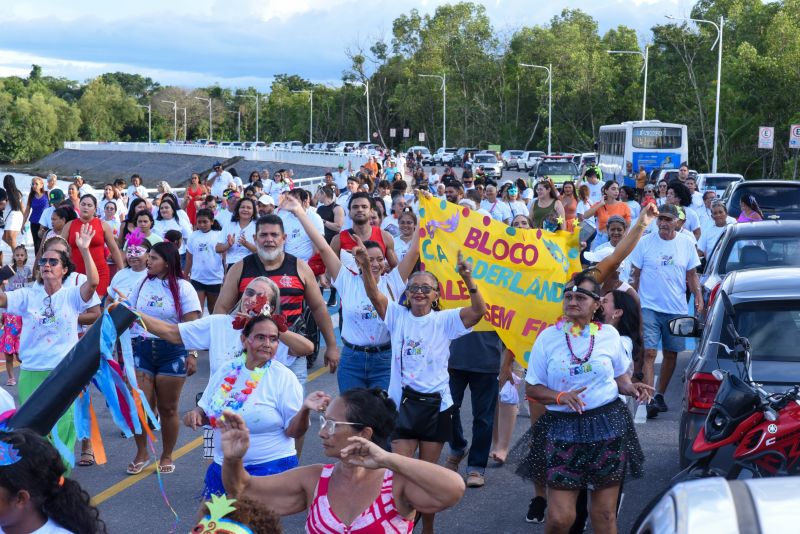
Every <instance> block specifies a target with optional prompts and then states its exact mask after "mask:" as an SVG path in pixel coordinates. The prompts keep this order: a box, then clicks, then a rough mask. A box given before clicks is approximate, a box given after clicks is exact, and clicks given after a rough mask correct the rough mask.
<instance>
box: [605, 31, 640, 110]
mask: <svg viewBox="0 0 800 534" xmlns="http://www.w3.org/2000/svg"><path fill="white" fill-rule="evenodd" d="M607 52H608V53H609V54H636V55H639V56H642V59H643V60H644V65H642V70H643V71H644V95H642V120H645V113H646V112H645V110H646V109H647V62H648V59H649V57H650V45H644V53H642V52H641V51H640V50H607Z"/></svg>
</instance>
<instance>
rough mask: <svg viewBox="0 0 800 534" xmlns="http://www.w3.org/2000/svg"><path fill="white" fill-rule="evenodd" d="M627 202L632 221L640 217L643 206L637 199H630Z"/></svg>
mask: <svg viewBox="0 0 800 534" xmlns="http://www.w3.org/2000/svg"><path fill="white" fill-rule="evenodd" d="M625 204H627V205H628V208H630V210H631V221H635V220H636V219H638V218H639V214H640V213H641V212H642V206H641V205H640V204H639V203H638V202H636V201H635V200H629V201H627V202H626V203H625Z"/></svg>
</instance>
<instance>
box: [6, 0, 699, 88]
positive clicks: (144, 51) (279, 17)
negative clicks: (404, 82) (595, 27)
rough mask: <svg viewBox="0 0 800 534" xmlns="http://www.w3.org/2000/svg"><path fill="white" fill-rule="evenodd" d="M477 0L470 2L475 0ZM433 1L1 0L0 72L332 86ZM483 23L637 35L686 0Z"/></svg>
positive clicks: (620, 1) (497, 15)
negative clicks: (565, 25) (556, 22)
mask: <svg viewBox="0 0 800 534" xmlns="http://www.w3.org/2000/svg"><path fill="white" fill-rule="evenodd" d="M475 1H476V2H478V1H479V0H475ZM444 3H447V2H444V1H439V0H408V1H403V0H394V1H392V0H260V1H259V0H134V1H131V2H124V1H119V0H117V1H108V0H71V1H63V0H25V1H20V0H0V12H2V13H3V31H2V32H0V77H2V76H11V75H16V76H23V77H24V76H27V75H28V73H29V72H30V68H31V64H34V63H35V64H37V65H40V66H41V67H42V68H43V71H44V74H45V75H47V76H62V77H66V78H69V79H72V80H77V81H81V82H83V81H86V80H88V79H90V78H92V77H95V76H97V75H99V74H102V73H104V72H114V71H123V72H129V73H136V74H141V75H142V76H149V77H151V78H153V79H154V80H155V81H158V82H159V83H161V84H162V85H178V86H182V87H187V88H192V87H201V86H208V85H213V84H219V85H221V86H223V87H247V86H255V87H257V88H258V89H260V90H266V89H268V87H269V85H270V83H271V79H272V76H273V75H275V74H279V73H288V74H299V75H300V76H302V77H304V78H306V79H309V80H312V81H314V82H316V83H329V84H331V85H341V76H342V71H344V70H346V69H347V68H348V67H349V62H348V59H347V56H346V54H345V50H346V49H348V48H350V49H354V48H357V47H358V46H359V45H360V46H362V47H364V48H368V46H369V45H370V44H372V43H374V42H375V41H377V40H379V39H380V38H381V37H384V38H386V40H387V41H389V39H390V37H391V29H392V21H393V20H394V19H395V18H396V17H398V16H399V15H401V14H403V13H408V12H410V10H411V9H413V8H417V9H418V10H419V11H420V12H421V13H430V14H432V13H433V12H434V11H435V10H436V7H437V6H438V5H441V4H444ZM480 3H482V4H484V5H485V6H486V10H487V13H488V14H489V17H490V19H491V21H492V24H493V26H494V27H495V29H496V30H497V31H499V32H510V31H513V30H514V29H515V28H517V27H519V26H523V25H524V26H534V25H543V24H546V23H547V22H548V21H549V20H550V19H551V18H552V17H553V16H555V15H558V14H559V13H560V12H561V10H562V9H564V8H566V7H569V8H579V9H582V10H583V11H585V12H587V13H588V14H589V15H591V16H592V17H594V19H595V20H597V21H598V24H599V26H600V31H601V33H603V32H605V31H606V30H608V29H610V28H614V27H616V26H618V25H620V24H624V25H627V26H629V27H632V28H634V29H636V30H637V32H638V34H639V38H640V41H642V42H644V41H645V40H646V39H648V38H649V36H650V31H649V30H650V28H651V27H652V26H654V25H657V24H663V23H665V22H667V20H666V19H665V15H668V14H669V15H673V16H687V15H688V13H689V11H690V10H691V8H692V5H693V4H694V2H693V1H690V0H576V1H572V2H555V1H552V0H527V1H526V0H488V1H482V2H480Z"/></svg>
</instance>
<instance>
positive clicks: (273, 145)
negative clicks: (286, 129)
mask: <svg viewBox="0 0 800 534" xmlns="http://www.w3.org/2000/svg"><path fill="white" fill-rule="evenodd" d="M267 148H269V149H270V150H284V149H285V147H284V146H283V143H281V142H280V141H273V142H271V143H270V144H269V146H268V147H267Z"/></svg>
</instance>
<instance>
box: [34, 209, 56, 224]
mask: <svg viewBox="0 0 800 534" xmlns="http://www.w3.org/2000/svg"><path fill="white" fill-rule="evenodd" d="M54 211H56V208H55V206H48V207H46V208H45V209H44V210H42V214H41V215H39V220H38V221H37V222H38V223H39V224H40V225H42V226H44V227H45V228H48V229H49V228H52V227H53V220H52V217H53V212H54ZM31 222H34V221H31Z"/></svg>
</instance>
